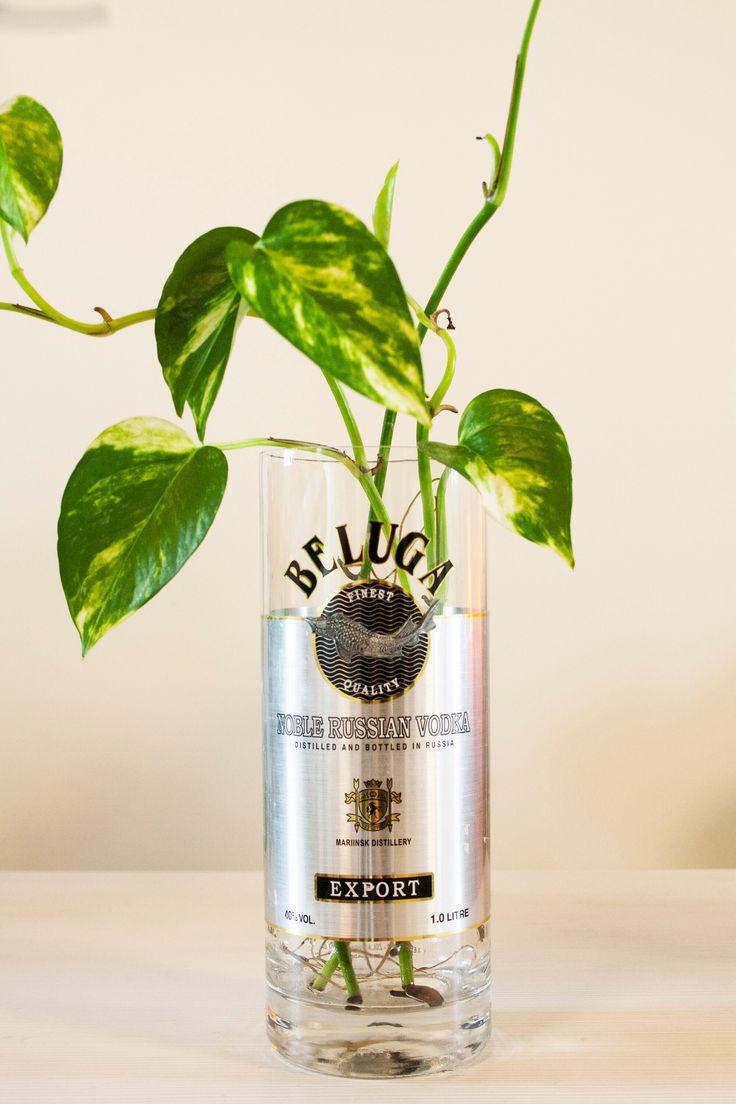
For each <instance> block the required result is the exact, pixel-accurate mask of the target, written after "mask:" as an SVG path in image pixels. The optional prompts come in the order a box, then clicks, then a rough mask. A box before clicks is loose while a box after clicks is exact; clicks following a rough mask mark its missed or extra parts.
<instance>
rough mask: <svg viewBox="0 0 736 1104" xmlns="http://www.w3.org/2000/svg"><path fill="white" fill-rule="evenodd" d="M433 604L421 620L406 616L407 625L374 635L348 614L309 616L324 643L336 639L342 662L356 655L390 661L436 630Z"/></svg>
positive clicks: (405, 623) (311, 623)
mask: <svg viewBox="0 0 736 1104" xmlns="http://www.w3.org/2000/svg"><path fill="white" fill-rule="evenodd" d="M437 605H438V603H437V602H433V603H432V605H431V606H430V607H429V609H428V610H427V612H426V613H425V614H424V616H423V617H422V619H421V621H419V622H417V621H415V620H414V618H413V617H407V619H406V621H405V622H404V624H403V625H402V626H401V627H400V628H398V629H397V630H396V632H392V633H382V632H371V630H370V629H367V628H366V627H365V625H361V623H360V622H359V621H356V620H355V619H354V618H352V617H348V616H347V614H345V613H327V614H322V615H321V616H320V617H307V622H308V623H309V626H310V628H311V630H312V632H313V633H314V635H315V636H317V637H319V638H320V639H322V640H334V642H335V648H336V649H337V654H338V655H339V657H340V659H344V660H351V659H354V658H355V656H366V657H368V658H370V659H391V658H393V657H394V656H401V655H403V654H404V651H405V650H406V649H407V648H411V647H412V646H413V645H414V644H416V642H417V640H418V639H419V637H420V636H426V635H427V633H430V632H431V631H432V629H433V628H434V627H435V624H434V611H435V609H436V607H437Z"/></svg>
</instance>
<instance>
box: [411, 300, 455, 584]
mask: <svg viewBox="0 0 736 1104" xmlns="http://www.w3.org/2000/svg"><path fill="white" fill-rule="evenodd" d="M407 301H408V303H409V305H410V307H411V308H412V310H413V311H414V313H415V314H416V316H417V318H418V319H419V321H420V322H421V323H422V324H423V325H424V327H425V332H426V330H429V329H431V330H432V332H433V333H436V334H437V336H438V337H440V338H441V339H442V341H443V342H444V345H445V348H446V350H447V364H446V365H445V371H444V372H443V374H442V379H441V380H440V382H439V384H438V386H437V387H436V389H435V391H434V393H433V394H432V396H431V398H430V400H429V406H430V411H431V413H432V416H433V417H434V414H435V412H436V410H437V407H438V406H439V405H440V404H441V402H442V400H443V399H444V397H445V395H446V394H447V391H448V389H449V387H450V384H451V383H452V381H453V378H454V375H455V362H456V359H457V357H456V352H455V342H454V341H453V340H452V338H451V337H450V335H449V333H448V332H447V330H445V329H442V328H441V327H440V326H438V325H437V322H436V321H435V320H434V319H433V318H430V317H429V316H428V315H427V314H425V313H424V311H423V310H422V308H421V307H420V306H419V304H418V303H417V302H416V301H415V300H414V299H412V298H411V296H407ZM428 440H429V430H428V429H427V427H426V426H423V425H420V424H419V423H417V469H418V472H419V490H420V493H421V497H422V518H423V523H424V532H425V534H426V536H427V537H428V538H429V543H428V545H427V566H428V568H429V570H430V571H431V570H432V568H433V567H436V566H437V564H438V563H441V562H442V560H441V559H440V556H439V549H438V547H437V533H436V529H435V504H434V498H433V496H432V466H431V462H430V459H429V457H428V456H427V455H426V453H425V452H424V451H423V449H422V445H423V444H424V443H425V442H426V441H428Z"/></svg>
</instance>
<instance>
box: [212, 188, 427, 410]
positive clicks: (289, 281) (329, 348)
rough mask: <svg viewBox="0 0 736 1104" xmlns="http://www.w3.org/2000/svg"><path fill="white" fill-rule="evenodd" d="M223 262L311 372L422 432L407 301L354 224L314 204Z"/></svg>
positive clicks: (274, 222)
mask: <svg viewBox="0 0 736 1104" xmlns="http://www.w3.org/2000/svg"><path fill="white" fill-rule="evenodd" d="M227 257H228V266H229V268H230V275H231V276H232V279H233V283H234V284H235V286H236V287H237V288H238V290H239V291H240V293H241V295H242V296H243V297H244V298H245V299H246V300H247V301H248V303H250V304H251V306H252V307H255V309H256V310H257V311H258V313H259V314H260V315H262V316H263V318H264V319H265V320H266V321H267V322H268V323H269V325H271V326H273V328H274V329H275V330H277V331H278V332H279V333H280V334H281V335H282V336H283V337H285V338H286V339H287V340H288V341H290V342H291V343H292V344H293V345H295V346H296V347H297V349H301V351H302V352H303V353H305V354H306V355H307V356H308V357H309V358H310V359H311V360H313V361H315V363H316V364H318V365H319V366H320V368H322V369H323V370H324V371H325V372H328V373H329V374H330V375H332V376H335V377H336V378H337V379H339V380H342V381H343V383H346V384H348V386H349V387H352V388H354V389H355V390H356V391H359V392H360V393H361V394H362V395H367V397H368V398H369V399H373V400H374V401H375V402H379V403H381V405H382V406H386V407H388V408H389V409H391V410H399V411H402V412H403V413H405V414H411V415H412V416H413V417H415V418H418V419H419V421H420V422H422V424H423V425H429V424H430V416H429V408H428V406H427V401H426V399H425V396H424V384H423V379H422V364H421V358H420V355H419V344H418V342H417V336H416V331H415V329H414V326H413V324H412V319H411V315H410V313H409V308H408V306H407V304H406V296H405V295H404V291H403V288H402V287H401V283H400V281H399V277H398V275H397V273H396V269H395V268H394V265H393V262H392V261H391V258H390V257H389V256H388V254H387V253H386V250H385V249H384V248H383V246H382V245H381V244H380V242H379V241H378V240H377V239H376V238H375V237H374V236H373V234H371V232H370V231H369V230H368V229H367V227H366V226H364V225H363V223H362V222H360V220H359V219H357V218H356V217H355V216H354V215H351V214H350V213H349V212H348V211H345V210H343V209H342V208H341V207H336V206H334V205H333V204H330V203H323V202H321V201H319V200H302V201H300V202H297V203H290V204H289V205H288V206H286V207H282V208H281V210H280V211H277V212H276V214H275V215H274V216H273V218H272V219H271V221H270V222H269V224H268V226H267V227H266V230H265V233H264V234H263V236H262V237H261V238H260V240H259V241H258V242H256V244H255V245H254V246H251V245H247V244H246V243H244V242H234V243H233V244H232V245H230V246H228V249H227Z"/></svg>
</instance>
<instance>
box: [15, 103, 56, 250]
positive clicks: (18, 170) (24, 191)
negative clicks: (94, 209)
mask: <svg viewBox="0 0 736 1104" xmlns="http://www.w3.org/2000/svg"><path fill="white" fill-rule="evenodd" d="M61 161H62V148H61V134H60V133H59V128H58V127H57V125H56V123H55V122H54V120H53V119H52V117H51V116H50V115H49V113H48V111H47V110H46V108H45V107H42V106H41V104H40V103H37V102H36V100H32V99H31V98H30V96H17V97H16V98H15V99H14V100H11V101H10V102H9V103H7V104H5V105H4V106H3V107H2V108H1V109H0V218H2V219H3V220H4V221H5V222H7V223H8V224H9V225H10V226H12V227H13V229H14V230H17V231H18V233H19V234H20V235H21V236H22V238H23V240H24V241H28V235H29V234H30V232H31V230H32V229H33V227H34V226H35V225H36V224H37V223H38V222H40V221H41V219H42V218H43V216H44V214H45V213H46V209H47V207H48V205H49V203H50V202H51V200H52V199H53V198H54V193H55V192H56V188H57V185H58V183H59V176H60V175H61Z"/></svg>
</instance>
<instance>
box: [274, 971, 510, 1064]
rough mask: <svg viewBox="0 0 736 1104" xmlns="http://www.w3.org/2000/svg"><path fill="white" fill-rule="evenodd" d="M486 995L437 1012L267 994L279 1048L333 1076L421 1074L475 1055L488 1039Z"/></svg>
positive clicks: (289, 1056) (290, 1058)
mask: <svg viewBox="0 0 736 1104" xmlns="http://www.w3.org/2000/svg"><path fill="white" fill-rule="evenodd" d="M490 1012H491V1010H490V999H489V990H488V989H486V990H485V991H484V992H481V993H476V994H474V995H473V996H472V997H468V998H465V999H464V1000H455V1001H450V1002H447V1003H445V1004H443V1005H442V1006H441V1007H439V1008H427V1007H423V1006H419V1005H417V1006H415V1007H408V1008H406V1010H403V1009H402V1010H401V1012H400V1013H399V1011H398V1010H393V1009H392V1010H391V1012H387V1010H381V1011H380V1012H378V1011H376V1010H369V1009H365V1010H363V1009H357V1008H356V1009H346V1008H344V1007H323V1008H316V1007H315V1005H314V1003H313V1002H311V1001H302V1000H295V999H294V998H292V997H287V996H285V995H284V994H283V993H280V992H278V991H276V990H274V989H270V988H269V990H268V1008H267V1016H266V1022H267V1031H268V1037H269V1041H270V1042H271V1044H272V1046H273V1048H274V1050H275V1051H276V1052H277V1053H278V1054H279V1055H280V1056H281V1057H282V1058H285V1059H286V1060H287V1061H288V1062H290V1063H292V1064H293V1065H295V1066H300V1067H301V1068H302V1069H308V1070H313V1071H315V1072H317V1073H326V1074H331V1075H332V1076H334V1077H362V1078H388V1077H417V1076H420V1075H422V1074H428V1073H442V1072H446V1071H448V1070H453V1069H456V1068H457V1067H458V1066H459V1065H464V1064H466V1063H468V1062H470V1061H472V1060H474V1059H475V1058H477V1057H478V1056H479V1055H480V1053H481V1051H482V1050H483V1048H484V1047H485V1045H486V1043H487V1042H488V1040H489V1038H490V1034H491V1014H490Z"/></svg>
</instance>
